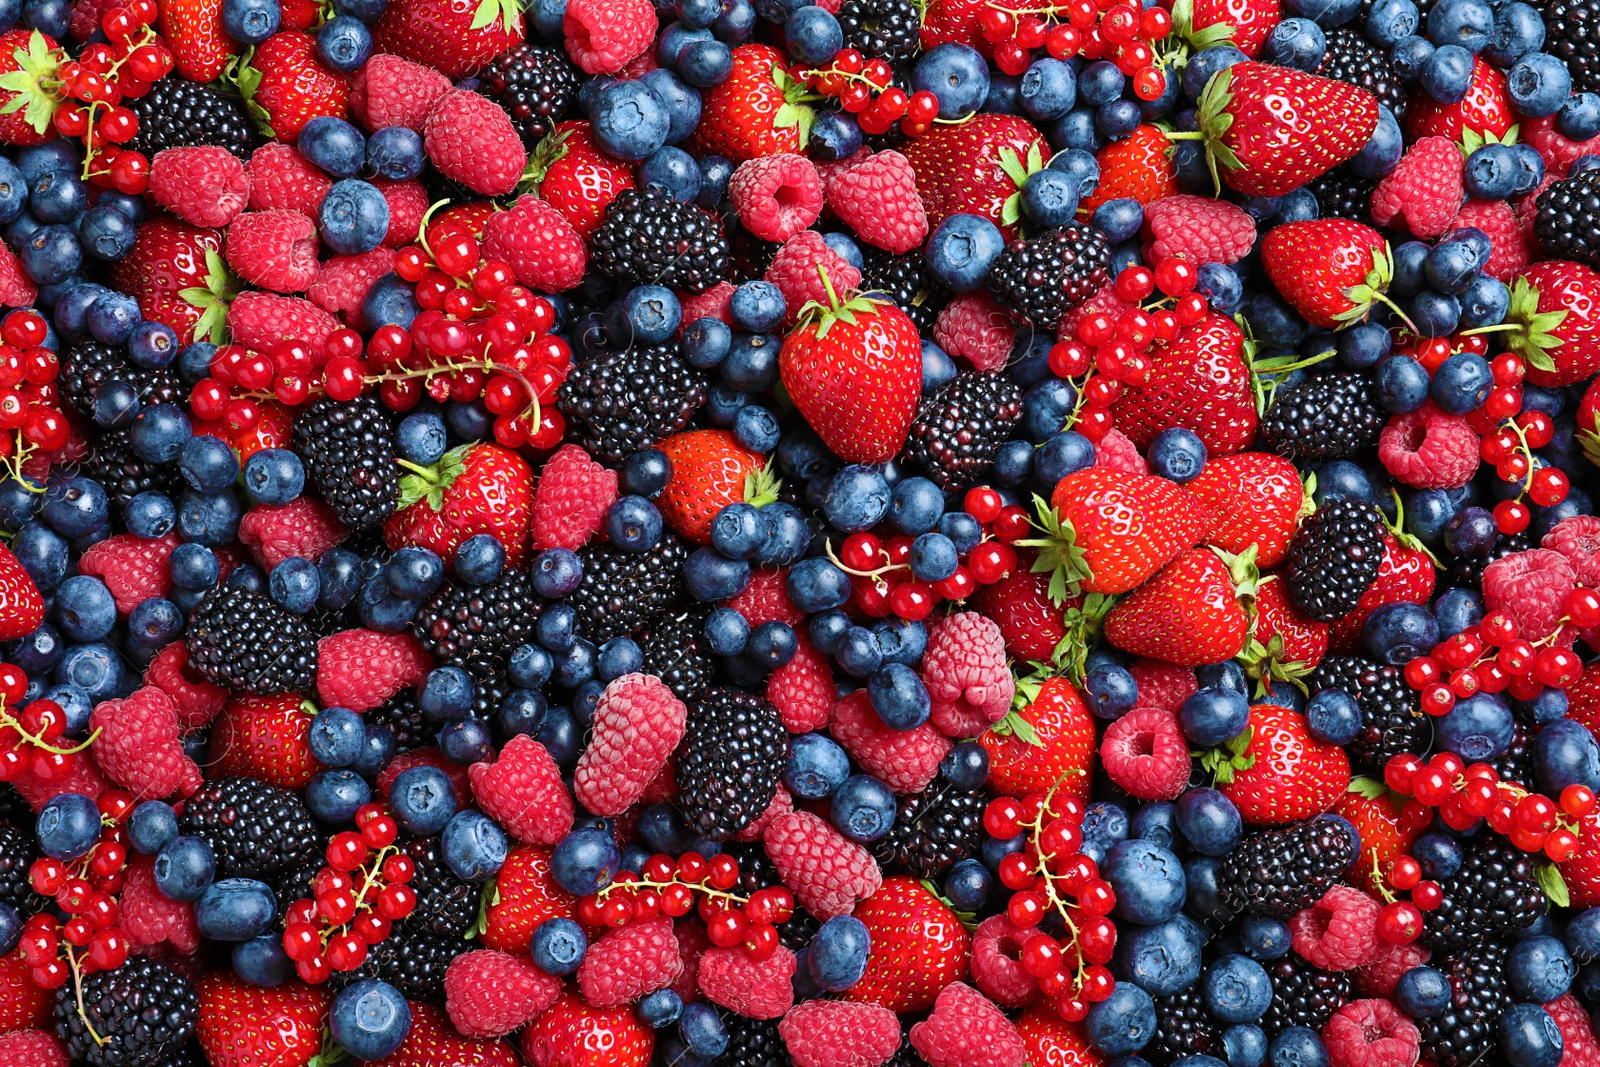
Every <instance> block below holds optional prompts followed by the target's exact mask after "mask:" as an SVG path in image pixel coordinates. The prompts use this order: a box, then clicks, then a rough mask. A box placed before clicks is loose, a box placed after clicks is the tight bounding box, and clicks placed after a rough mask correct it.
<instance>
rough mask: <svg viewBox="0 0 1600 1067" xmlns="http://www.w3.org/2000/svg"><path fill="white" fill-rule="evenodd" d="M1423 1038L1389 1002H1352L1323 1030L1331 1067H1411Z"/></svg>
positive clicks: (1329, 1021) (1323, 1041) (1335, 1015)
mask: <svg viewBox="0 0 1600 1067" xmlns="http://www.w3.org/2000/svg"><path fill="white" fill-rule="evenodd" d="M1421 1042H1422V1035H1421V1034H1420V1033H1419V1032H1418V1030H1417V1024H1416V1023H1414V1022H1412V1021H1411V1020H1410V1019H1409V1018H1407V1017H1406V1015H1405V1013H1404V1012H1402V1011H1401V1010H1400V1009H1399V1008H1397V1007H1395V1006H1394V1005H1393V1004H1392V1003H1390V1002H1389V1001H1387V1000H1353V1001H1351V1002H1350V1003H1349V1004H1346V1005H1345V1006H1344V1007H1342V1008H1340V1009H1339V1010H1338V1011H1336V1012H1334V1013H1333V1018H1331V1019H1329V1020H1328V1025H1326V1026H1324V1027H1323V1028H1322V1043H1323V1044H1324V1045H1326V1046H1327V1047H1328V1063H1329V1064H1330V1065H1331V1067H1411V1065H1412V1064H1414V1063H1416V1062H1417V1049H1418V1046H1419V1045H1420V1044H1421Z"/></svg>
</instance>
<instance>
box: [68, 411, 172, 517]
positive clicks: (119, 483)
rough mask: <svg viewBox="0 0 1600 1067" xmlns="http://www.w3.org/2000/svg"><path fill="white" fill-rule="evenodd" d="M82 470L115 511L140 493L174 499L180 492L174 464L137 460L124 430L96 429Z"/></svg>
mask: <svg viewBox="0 0 1600 1067" xmlns="http://www.w3.org/2000/svg"><path fill="white" fill-rule="evenodd" d="M83 473H84V474H86V475H87V476H89V477H90V478H93V479H94V480H95V481H97V482H99V483H100V487H101V488H102V489H104V490H105V491H106V497H107V499H109V500H110V501H111V503H112V504H114V505H116V510H117V511H121V510H122V509H123V508H126V507H127V506H128V501H130V500H132V499H133V498H134V497H136V496H138V495H139V494H140V493H147V492H151V491H154V492H157V493H165V494H167V495H168V496H170V497H172V498H173V499H174V500H176V499H177V497H178V495H179V494H180V493H182V492H183V485H184V482H183V472H182V471H181V470H180V469H179V468H178V465H177V464H176V463H151V462H149V461H148V460H143V459H140V458H139V457H138V456H137V455H135V454H134V451H133V441H132V439H131V438H130V437H129V434H128V431H127V430H126V429H121V430H102V431H101V432H100V436H99V438H98V439H97V440H96V441H95V442H94V447H93V448H92V449H91V450H90V452H89V455H88V458H86V459H85V460H84V461H83Z"/></svg>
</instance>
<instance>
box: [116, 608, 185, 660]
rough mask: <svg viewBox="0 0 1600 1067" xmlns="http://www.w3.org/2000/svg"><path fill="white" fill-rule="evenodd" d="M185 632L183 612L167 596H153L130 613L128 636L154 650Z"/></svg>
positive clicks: (164, 645)
mask: <svg viewBox="0 0 1600 1067" xmlns="http://www.w3.org/2000/svg"><path fill="white" fill-rule="evenodd" d="M182 632H183V612H181V611H179V610H178V606H177V605H176V604H174V603H173V602H172V601H170V600H168V599H166V598H165V597H158V596H153V597H149V598H147V599H145V600H141V601H140V602H139V603H137V604H135V605H134V607H133V610H132V611H131V612H129V613H128V638H129V640H131V641H134V642H136V643H138V644H140V645H143V646H144V647H145V648H147V649H150V650H151V652H154V651H155V650H157V649H160V648H164V647H166V646H167V645H168V644H169V643H170V642H171V641H172V640H173V639H174V638H176V637H177V636H178V635H179V634H181V633H182Z"/></svg>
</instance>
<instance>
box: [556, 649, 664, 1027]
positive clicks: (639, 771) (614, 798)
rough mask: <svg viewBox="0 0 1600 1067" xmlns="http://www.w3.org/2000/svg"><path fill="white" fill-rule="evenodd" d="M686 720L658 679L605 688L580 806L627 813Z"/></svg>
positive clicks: (583, 764) (578, 775)
mask: <svg viewBox="0 0 1600 1067" xmlns="http://www.w3.org/2000/svg"><path fill="white" fill-rule="evenodd" d="M687 721H688V711H687V709H686V708H684V706H683V701H681V700H679V699H678V698H677V697H676V696H673V694H672V690H670V689H668V688H667V684H666V683H665V682H663V681H662V680H661V679H659V678H657V677H655V676H654V675H650V674H625V675H623V676H622V677H621V678H618V679H616V680H615V681H613V682H612V683H611V684H610V685H608V686H606V688H605V692H603V693H601V694H600V700H599V702H598V703H596V704H595V708H594V722H593V724H592V725H591V726H590V740H589V746H588V747H587V748H585V749H584V750H583V755H582V756H580V757H579V758H578V766H577V769H576V770H575V771H574V772H573V776H572V788H573V792H574V793H575V794H576V795H577V798H578V803H580V804H582V805H583V806H584V807H585V808H587V809H589V810H590V811H592V812H594V813H595V814H596V815H621V814H622V813H623V812H624V811H626V810H628V808H629V807H631V806H632V805H633V804H634V803H635V802H637V801H638V799H639V798H640V797H641V796H643V795H644V791H645V788H646V787H647V786H649V784H650V782H651V781H652V780H653V779H654V778H655V776H656V775H657V774H659V773H661V768H662V767H665V766H666V765H667V758H668V757H669V756H671V755H672V750H673V749H675V748H677V747H678V742H679V741H681V740H683V730H684V725H685V723H686V722H687ZM589 1002H590V1003H591V1004H594V1003H595V1002H594V999H593V998H590V1001H589ZM595 1006H596V1007H608V1006H609V1005H602V1004H595Z"/></svg>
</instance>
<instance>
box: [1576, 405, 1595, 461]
mask: <svg viewBox="0 0 1600 1067" xmlns="http://www.w3.org/2000/svg"><path fill="white" fill-rule="evenodd" d="M1577 436H1578V447H1580V448H1582V449H1583V457H1584V458H1585V459H1587V460H1588V461H1589V462H1590V463H1593V464H1594V465H1595V466H1596V467H1600V411H1597V412H1595V416H1594V425H1593V426H1592V427H1590V428H1589V429H1582V428H1580V429H1579V430H1578V434H1577Z"/></svg>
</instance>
